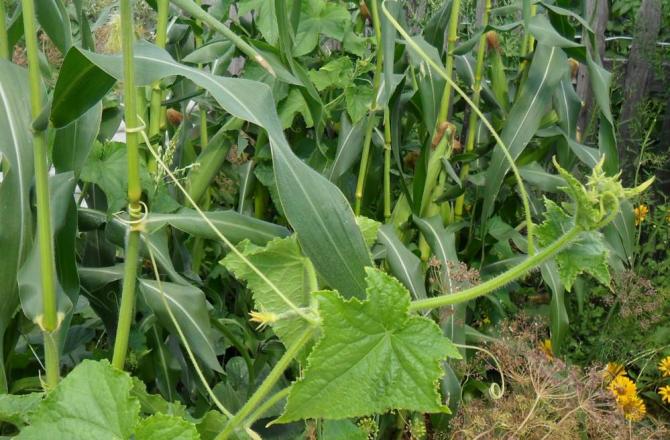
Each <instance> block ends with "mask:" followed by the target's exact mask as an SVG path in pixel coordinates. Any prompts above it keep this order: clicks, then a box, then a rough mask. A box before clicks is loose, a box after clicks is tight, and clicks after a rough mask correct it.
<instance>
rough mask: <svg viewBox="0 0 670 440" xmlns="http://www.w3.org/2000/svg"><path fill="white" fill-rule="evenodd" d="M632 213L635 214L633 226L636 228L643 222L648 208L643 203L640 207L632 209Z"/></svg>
mask: <svg viewBox="0 0 670 440" xmlns="http://www.w3.org/2000/svg"><path fill="white" fill-rule="evenodd" d="M633 213H634V214H635V225H636V226H637V225H639V224H640V223H642V222H643V221H644V219H645V217H647V214H648V213H649V207H648V206H647V205H645V204H644V203H643V204H641V205H640V206H636V207H635V208H633Z"/></svg>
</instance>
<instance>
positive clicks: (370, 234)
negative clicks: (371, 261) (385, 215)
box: [356, 215, 381, 248]
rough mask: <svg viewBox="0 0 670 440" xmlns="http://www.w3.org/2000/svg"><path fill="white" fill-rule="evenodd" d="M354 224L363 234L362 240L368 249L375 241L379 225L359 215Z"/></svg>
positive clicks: (375, 221)
mask: <svg viewBox="0 0 670 440" xmlns="http://www.w3.org/2000/svg"><path fill="white" fill-rule="evenodd" d="M356 223H357V224H358V227H359V228H360V230H361V234H363V240H365V245H366V246H367V247H368V248H370V247H372V245H373V244H375V242H376V241H377V234H378V231H379V227H380V226H381V223H379V222H378V221H377V220H372V219H370V218H367V217H364V216H362V215H359V216H358V217H356Z"/></svg>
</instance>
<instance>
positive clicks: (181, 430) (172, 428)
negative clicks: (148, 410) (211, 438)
mask: <svg viewBox="0 0 670 440" xmlns="http://www.w3.org/2000/svg"><path fill="white" fill-rule="evenodd" d="M134 438H135V439H136V440H165V439H172V440H200V434H199V433H198V430H197V429H195V425H194V424H193V423H191V422H188V421H186V420H185V419H183V418H181V417H176V416H169V415H166V414H160V413H159V414H154V415H153V416H151V417H147V418H146V419H144V420H142V421H141V422H140V423H139V424H138V425H137V428H136V429H135V437H134Z"/></svg>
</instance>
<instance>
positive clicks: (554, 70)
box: [482, 44, 568, 219]
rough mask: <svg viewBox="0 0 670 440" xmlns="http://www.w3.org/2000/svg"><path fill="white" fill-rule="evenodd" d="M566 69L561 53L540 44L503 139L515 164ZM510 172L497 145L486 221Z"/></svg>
mask: <svg viewBox="0 0 670 440" xmlns="http://www.w3.org/2000/svg"><path fill="white" fill-rule="evenodd" d="M567 68H568V64H567V58H566V56H565V54H564V53H563V51H562V50H561V49H559V48H557V47H547V46H544V45H541V44H540V45H538V46H537V49H536V50H535V56H534V57H533V62H532V63H531V65H530V69H529V71H528V78H527V79H526V81H525V82H524V83H523V85H522V86H521V91H520V92H519V97H518V98H517V99H516V100H515V102H514V105H513V106H512V109H511V110H510V113H509V115H508V117H507V119H506V123H505V128H504V129H503V131H502V133H501V136H500V137H501V138H502V141H503V142H504V143H505V145H506V146H507V148H508V150H509V153H510V155H511V156H512V158H513V159H514V160H516V159H517V158H518V157H519V156H520V155H521V153H522V152H523V150H524V149H525V148H526V146H527V145H528V142H530V140H531V139H532V138H533V136H534V135H535V132H536V131H537V129H538V128H539V126H540V122H541V120H542V117H543V116H544V113H545V112H546V110H547V107H548V106H549V104H550V103H551V97H552V96H553V93H554V89H555V88H556V86H557V85H558V83H559V82H560V80H561V78H562V77H563V73H564V72H565V70H566V69H567ZM509 169H510V164H509V162H508V161H507V159H506V158H505V154H504V153H503V151H502V147H501V146H500V145H496V147H495V150H494V152H493V156H492V158H491V162H490V166H489V169H488V171H487V172H486V188H485V192H484V194H485V196H484V206H483V208H482V218H483V219H486V218H488V217H489V216H490V215H491V213H492V209H493V203H494V201H495V199H496V197H497V196H498V191H499V190H500V186H501V185H502V182H503V179H504V178H505V175H506V174H507V172H508V171H509Z"/></svg>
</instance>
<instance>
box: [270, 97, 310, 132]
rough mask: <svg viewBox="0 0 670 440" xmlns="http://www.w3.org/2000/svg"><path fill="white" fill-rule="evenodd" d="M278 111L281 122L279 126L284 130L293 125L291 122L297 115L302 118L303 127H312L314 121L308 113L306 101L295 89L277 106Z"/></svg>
mask: <svg viewBox="0 0 670 440" xmlns="http://www.w3.org/2000/svg"><path fill="white" fill-rule="evenodd" d="M278 111H279V119H280V120H281V125H282V127H283V128H284V129H286V128H289V127H291V126H292V125H293V120H294V119H295V117H296V116H297V115H301V116H302V119H303V121H305V126H306V127H307V128H309V127H313V126H314V121H313V119H312V115H311V113H310V112H309V107H308V105H307V101H305V97H304V96H303V95H302V93H301V92H300V90H299V89H297V88H292V89H291V90H290V91H289V92H288V96H287V97H286V99H285V100H284V101H282V102H281V104H280V105H279V110H278Z"/></svg>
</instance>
